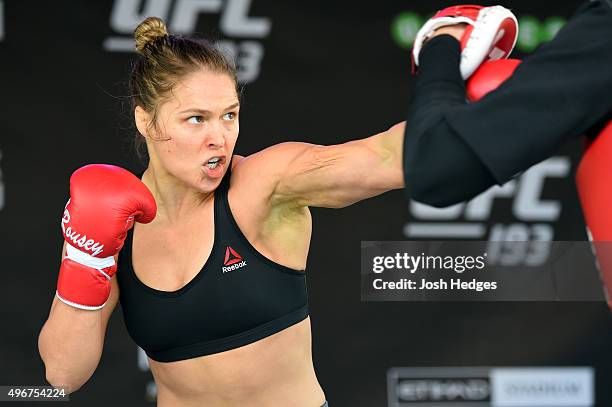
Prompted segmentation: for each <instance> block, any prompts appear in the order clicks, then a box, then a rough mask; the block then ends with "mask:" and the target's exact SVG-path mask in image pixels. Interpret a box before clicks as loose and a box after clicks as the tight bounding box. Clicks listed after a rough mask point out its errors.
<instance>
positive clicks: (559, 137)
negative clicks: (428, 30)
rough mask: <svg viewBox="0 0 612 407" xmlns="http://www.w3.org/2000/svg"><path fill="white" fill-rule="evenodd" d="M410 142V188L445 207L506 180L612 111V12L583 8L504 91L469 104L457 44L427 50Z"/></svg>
mask: <svg viewBox="0 0 612 407" xmlns="http://www.w3.org/2000/svg"><path fill="white" fill-rule="evenodd" d="M420 60H421V66H420V68H421V72H420V74H419V75H418V76H417V82H416V86H415V92H414V98H413V102H412V104H411V108H410V111H409V114H408V120H407V125H406V134H405V142H404V174H405V182H406V191H407V193H408V195H409V197H411V198H412V199H415V200H417V201H420V202H424V203H427V204H430V205H435V206H448V205H450V204H453V203H458V202H461V201H464V200H467V199H471V198H473V197H474V196H475V195H477V194H478V193H479V192H482V191H484V190H485V189H487V188H488V187H489V186H491V185H493V184H495V183H498V184H503V183H505V182H506V181H508V180H509V179H511V178H512V177H513V176H515V175H516V174H518V173H520V172H522V171H524V170H526V169H527V168H529V167H530V166H531V165H533V164H535V163H537V162H539V161H542V160H544V159H546V158H548V157H549V156H550V155H552V154H553V153H554V152H555V150H556V149H557V148H558V147H559V146H560V145H561V144H562V143H563V142H564V141H566V140H567V139H569V138H572V137H577V136H580V135H582V134H584V133H585V132H588V131H589V129H593V128H594V127H595V126H596V125H598V124H601V123H602V121H604V120H606V119H607V118H609V117H610V112H612V97H610V94H611V92H612V69H610V67H611V66H612V8H611V7H610V4H609V2H608V0H594V1H589V2H587V3H585V4H584V5H583V6H582V7H581V8H580V10H579V11H578V12H577V13H576V15H575V16H574V17H573V18H572V19H570V21H569V22H568V23H567V24H566V26H565V27H564V28H563V29H562V30H561V31H560V32H559V33H558V35H557V36H556V38H555V39H554V40H553V41H551V42H550V43H548V44H545V45H543V46H542V47H540V48H539V49H538V50H537V51H536V52H535V53H534V54H533V55H532V56H531V57H530V58H528V59H526V60H525V61H524V62H523V63H522V64H521V65H520V66H519V67H518V68H517V70H516V72H515V73H514V75H513V76H512V77H511V78H510V79H509V80H508V81H506V82H505V83H504V84H503V85H502V86H500V88H499V89H497V90H496V91H494V92H492V93H491V94H489V95H487V96H486V97H485V98H483V99H482V100H481V101H479V102H477V103H471V104H467V103H466V102H465V89H464V87H463V81H462V80H461V78H460V75H459V47H458V43H457V41H456V40H454V39H453V38H452V37H450V36H444V35H442V36H439V37H435V38H434V39H432V40H431V41H429V43H428V44H426V46H425V47H424V49H423V51H422V53H421V56H420Z"/></svg>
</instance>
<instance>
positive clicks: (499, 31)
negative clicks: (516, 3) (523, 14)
mask: <svg viewBox="0 0 612 407" xmlns="http://www.w3.org/2000/svg"><path fill="white" fill-rule="evenodd" d="M460 23H465V24H467V25H468V26H467V27H466V29H465V32H464V33H463V36H462V38H461V63H460V69H461V76H462V77H463V79H464V80H465V79H467V78H469V77H470V76H471V75H472V73H474V71H475V70H476V69H477V68H478V67H479V66H480V64H482V62H483V61H485V60H488V59H491V60H496V59H501V58H507V57H508V55H510V52H512V50H513V49H514V45H515V44H516V40H517V38H518V22H517V20H516V17H515V16H514V14H512V12H511V11H510V10H508V9H507V8H504V7H502V6H491V7H483V6H476V5H461V6H453V7H447V8H445V9H444V10H440V11H438V12H437V13H436V14H435V15H434V16H433V17H432V18H431V19H429V20H428V21H427V22H426V23H425V25H423V27H421V29H420V30H419V32H418V33H417V35H416V38H415V40H414V44H413V48H412V62H413V70H414V71H416V67H418V66H419V53H420V52H421V49H422V48H423V44H424V43H425V41H427V40H428V39H429V38H430V37H431V36H432V35H433V33H434V31H435V30H437V29H438V28H440V27H445V26H449V25H455V24H460Z"/></svg>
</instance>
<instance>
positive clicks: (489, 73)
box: [466, 59, 521, 102]
mask: <svg viewBox="0 0 612 407" xmlns="http://www.w3.org/2000/svg"><path fill="white" fill-rule="evenodd" d="M520 63H521V60H520V59H498V60H495V61H486V62H484V63H483V64H482V65H480V67H479V68H478V69H477V70H476V72H474V74H473V75H472V76H471V77H470V79H469V80H468V81H467V83H466V89H467V98H468V100H469V101H470V102H475V101H477V100H480V99H481V98H482V97H484V95H486V94H487V93H489V92H492V91H494V90H495V89H497V88H498V87H499V85H501V84H502V83H504V82H505V81H506V80H507V79H508V78H509V77H511V76H512V74H513V73H514V70H515V69H516V67H517V66H519V64H520Z"/></svg>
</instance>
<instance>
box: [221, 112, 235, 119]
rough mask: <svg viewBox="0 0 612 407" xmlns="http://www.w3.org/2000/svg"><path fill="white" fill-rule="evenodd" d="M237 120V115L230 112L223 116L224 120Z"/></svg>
mask: <svg viewBox="0 0 612 407" xmlns="http://www.w3.org/2000/svg"><path fill="white" fill-rule="evenodd" d="M235 118H236V113H234V112H229V113H225V114H224V115H223V120H234V119H235Z"/></svg>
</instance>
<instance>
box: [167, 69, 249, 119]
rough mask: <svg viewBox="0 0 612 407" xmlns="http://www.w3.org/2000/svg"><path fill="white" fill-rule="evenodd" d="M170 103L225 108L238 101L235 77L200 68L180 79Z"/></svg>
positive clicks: (182, 105) (210, 108) (205, 107)
mask: <svg viewBox="0 0 612 407" xmlns="http://www.w3.org/2000/svg"><path fill="white" fill-rule="evenodd" d="M172 93H173V96H174V97H173V98H171V100H170V101H169V102H170V104H172V105H175V106H177V107H178V106H181V107H196V108H201V109H207V110H213V109H224V108H226V107H227V106H230V105H232V104H235V103H236V102H237V101H238V95H237V94H236V87H235V83H234V81H233V79H232V78H231V77H230V76H229V75H227V74H225V73H215V72H210V71H207V70H199V71H196V72H193V73H191V74H189V75H187V76H186V77H185V78H183V79H182V80H180V81H179V82H178V83H177V84H176V86H175V87H174V89H173V91H172Z"/></svg>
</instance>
